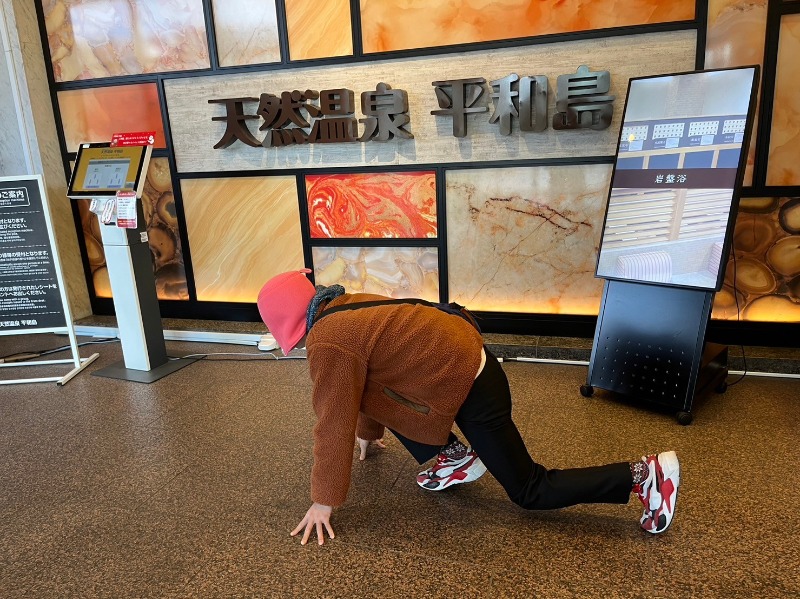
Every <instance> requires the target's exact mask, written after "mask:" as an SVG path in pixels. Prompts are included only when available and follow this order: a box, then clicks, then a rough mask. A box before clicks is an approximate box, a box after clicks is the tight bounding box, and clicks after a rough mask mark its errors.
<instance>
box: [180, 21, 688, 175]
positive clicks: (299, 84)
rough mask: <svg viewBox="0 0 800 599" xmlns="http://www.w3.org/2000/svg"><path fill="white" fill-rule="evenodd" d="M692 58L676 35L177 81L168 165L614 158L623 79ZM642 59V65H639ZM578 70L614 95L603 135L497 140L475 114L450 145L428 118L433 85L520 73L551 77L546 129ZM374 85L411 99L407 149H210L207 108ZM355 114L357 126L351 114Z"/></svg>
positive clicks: (216, 129)
mask: <svg viewBox="0 0 800 599" xmlns="http://www.w3.org/2000/svg"><path fill="white" fill-rule="evenodd" d="M695 52H696V35H695V33H694V32H692V31H677V32H668V33H653V34H646V35H639V36H625V37H614V38H603V39H596V40H582V41H574V42H562V43H558V44H544V45H537V46H529V47H521V48H504V49H499V50H491V51H485V50H484V51H475V52H463V53H459V54H453V55H443V56H437V57H428V58H413V59H411V58H409V59H402V60H387V61H376V62H374V63H368V64H360V65H359V64H351V65H347V66H322V67H315V68H307V69H287V70H280V71H272V72H264V73H248V74H246V75H244V74H240V75H227V76H214V77H201V78H193V79H189V78H177V79H170V80H168V81H165V82H164V83H165V88H166V93H167V99H168V106H169V109H170V119H171V126H172V135H173V141H174V148H175V155H176V158H177V163H178V169H179V170H180V171H181V172H187V171H226V170H255V169H284V168H296V167H304V168H328V167H333V166H352V165H362V164H367V165H370V166H378V165H382V164H414V163H440V162H465V161H466V162H473V161H486V160H511V159H529V158H556V157H573V156H588V155H603V154H605V155H613V154H614V153H615V152H616V144H617V137H618V133H619V124H620V118H621V116H622V110H623V104H624V100H625V94H626V91H627V83H628V78H629V77H635V76H641V75H654V74H659V73H673V72H676V71H684V70H692V69H693V68H694V64H695ZM643 56H645V57H647V59H646V60H642V57H643ZM582 64H588V65H589V66H590V67H591V68H592V69H608V70H609V71H610V72H611V84H612V90H611V93H613V94H614V95H616V97H617V99H616V102H615V110H614V118H613V121H612V124H611V126H610V127H609V128H608V129H605V130H603V131H593V130H588V129H587V130H577V131H555V130H553V129H552V128H551V127H548V128H547V129H546V130H545V131H543V132H541V133H533V132H524V133H520V132H519V131H518V127H517V125H516V124H515V125H514V130H513V131H512V134H511V135H509V136H504V135H501V134H500V132H499V128H498V126H497V125H494V124H490V123H489V117H490V114H491V113H482V114H478V115H470V116H469V117H468V129H467V133H468V134H467V137H464V138H456V137H454V136H453V134H452V129H453V126H452V119H451V118H449V117H441V116H434V115H431V111H432V110H438V109H439V104H438V102H437V100H436V95H435V90H434V87H433V86H432V85H431V82H433V81H439V80H443V79H458V78H470V77H484V78H486V79H487V81H491V80H494V79H499V78H502V77H505V76H507V75H508V74H509V73H518V74H520V75H537V74H541V75H546V76H547V77H549V81H550V88H551V89H550V119H551V120H552V115H553V114H554V113H555V101H556V94H555V92H554V90H553V87H554V86H555V85H556V83H557V77H558V76H559V75H564V74H568V73H575V71H576V69H577V68H578V67H579V66H580V65H582ZM381 81H384V82H386V83H388V84H390V85H392V87H394V88H395V89H402V90H405V91H406V92H407V93H408V102H409V112H408V114H409V117H410V124H409V126H408V129H409V130H410V131H411V132H412V133H413V134H414V138H413V139H404V140H397V139H393V140H390V141H388V142H385V143H379V142H375V141H372V142H368V143H350V144H306V145H300V146H297V145H295V146H288V147H282V148H268V149H265V148H261V147H257V148H253V147H250V146H247V145H245V144H243V143H241V142H238V141H237V142H235V143H234V144H233V145H231V146H230V147H229V148H227V149H224V150H214V149H213V147H214V145H215V144H216V143H217V142H218V141H219V140H220V139H221V138H222V136H223V134H224V132H225V123H224V122H219V121H217V122H215V121H212V120H211V119H212V118H213V117H215V116H222V115H224V114H225V110H224V107H223V106H222V105H220V104H208V100H211V99H222V98H236V97H251V96H255V97H258V96H259V94H261V93H273V94H280V92H282V91H284V90H286V91H291V90H295V89H300V90H305V89H312V90H322V89H332V88H338V87H345V88H348V89H351V90H353V91H354V92H356V98H358V94H359V93H361V92H364V91H369V90H374V89H375V86H376V85H377V83H378V82H381ZM487 96H488V93H487ZM478 102H479V103H480V102H484V104H483V105H484V106H488V104H489V102H488V100H486V101H484V100H479V101H478ZM245 108H246V111H247V112H248V113H249V114H255V110H256V108H257V103H255V102H254V103H246V104H245ZM356 114H357V116H359V117H360V116H361V114H360V108H358V107H357V111H356ZM259 122H260V121H253V123H254V124H252V125H250V127H251V130H252V131H253V132H254V133H259V132H258V126H259ZM362 128H363V125H362ZM263 137H264V135H263V133H259V136H258V139H262V138H263Z"/></svg>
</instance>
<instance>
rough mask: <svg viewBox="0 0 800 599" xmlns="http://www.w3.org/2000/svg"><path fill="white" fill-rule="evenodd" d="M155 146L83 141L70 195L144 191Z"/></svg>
mask: <svg viewBox="0 0 800 599" xmlns="http://www.w3.org/2000/svg"><path fill="white" fill-rule="evenodd" d="M151 152H152V147H151V146H128V147H112V146H111V144H107V143H93V144H81V146H80V148H79V149H78V156H77V159H76V161H75V169H74V170H73V172H72V179H71V180H70V183H69V190H68V192H67V195H68V196H69V197H71V198H96V197H104V196H108V197H110V196H114V195H116V193H117V192H118V191H122V190H126V191H135V192H136V195H137V196H139V195H141V191H142V188H143V186H144V180H145V177H146V176H147V173H146V172H144V167H145V165H146V164H147V162H148V161H149V158H150V154H151Z"/></svg>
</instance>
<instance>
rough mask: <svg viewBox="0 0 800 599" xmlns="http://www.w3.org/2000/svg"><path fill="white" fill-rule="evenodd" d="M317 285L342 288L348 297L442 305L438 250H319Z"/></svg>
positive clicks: (316, 251) (315, 253) (316, 252)
mask: <svg viewBox="0 0 800 599" xmlns="http://www.w3.org/2000/svg"><path fill="white" fill-rule="evenodd" d="M312 258H313V260H314V281H315V282H316V284H317V285H342V286H343V287H344V288H345V290H346V291H347V292H348V293H377V294H379V295H386V296H389V297H395V298H404V297H420V298H422V299H426V300H428V301H431V302H438V301H439V251H438V250H437V249H436V248H374V247H370V248H364V247H330V248H326V247H315V248H313V249H312Z"/></svg>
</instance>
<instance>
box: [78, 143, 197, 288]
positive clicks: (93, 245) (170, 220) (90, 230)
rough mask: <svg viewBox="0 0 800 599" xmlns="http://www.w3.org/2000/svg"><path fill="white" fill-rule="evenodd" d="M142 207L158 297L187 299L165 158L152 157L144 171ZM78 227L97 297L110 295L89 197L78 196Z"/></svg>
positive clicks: (179, 242)
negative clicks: (79, 226) (81, 232)
mask: <svg viewBox="0 0 800 599" xmlns="http://www.w3.org/2000/svg"><path fill="white" fill-rule="evenodd" d="M142 208H143V212H144V218H145V222H146V223H147V234H148V242H149V245H150V252H151V254H152V256H153V270H154V278H155V285H156V293H157V295H158V299H163V300H188V299H189V291H188V288H187V285H186V268H185V266H184V261H183V252H182V251H181V238H180V230H179V227H178V219H177V214H176V211H175V196H174V195H173V193H172V176H171V174H170V171H169V162H168V161H167V159H166V158H153V159H152V160H151V161H150V167H149V169H148V171H147V179H146V180H145V187H144V192H143V193H142ZM78 210H79V212H80V215H81V229H82V231H83V240H84V244H85V246H86V255H87V258H88V261H89V270H90V271H91V273H92V281H91V283H92V285H93V286H94V293H95V296H97V297H112V293H111V283H110V281H109V278H108V268H107V267H106V255H105V250H104V249H103V241H102V237H101V234H100V222H99V220H98V219H97V216H96V215H95V214H94V213H92V212H90V211H89V200H80V201H79V202H78Z"/></svg>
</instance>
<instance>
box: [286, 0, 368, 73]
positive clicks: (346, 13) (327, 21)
mask: <svg viewBox="0 0 800 599" xmlns="http://www.w3.org/2000/svg"><path fill="white" fill-rule="evenodd" d="M285 4H286V28H287V31H288V33H289V56H290V58H291V59H292V60H305V59H309V58H327V57H329V56H347V55H349V54H352V53H353V34H352V25H351V24H350V2H349V0H328V1H327V2H309V1H308V0H285Z"/></svg>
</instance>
